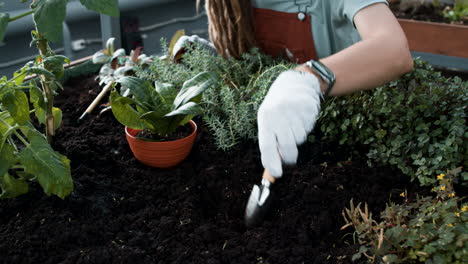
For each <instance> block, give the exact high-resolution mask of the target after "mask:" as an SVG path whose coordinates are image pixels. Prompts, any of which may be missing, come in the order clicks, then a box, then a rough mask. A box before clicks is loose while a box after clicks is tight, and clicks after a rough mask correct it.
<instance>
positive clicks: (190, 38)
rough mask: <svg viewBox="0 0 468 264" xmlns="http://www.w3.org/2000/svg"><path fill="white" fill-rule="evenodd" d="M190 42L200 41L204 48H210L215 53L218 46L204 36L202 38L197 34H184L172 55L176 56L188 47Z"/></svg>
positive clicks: (177, 42)
mask: <svg viewBox="0 0 468 264" xmlns="http://www.w3.org/2000/svg"><path fill="white" fill-rule="evenodd" d="M190 43H199V44H200V45H201V46H202V47H203V48H205V49H207V50H209V51H210V52H212V53H213V54H216V48H215V46H214V45H213V43H211V42H209V41H208V40H206V39H204V38H200V37H199V36H197V35H192V36H182V37H180V38H179V39H178V40H177V41H176V43H175V45H174V48H173V50H172V54H171V55H172V56H173V57H176V56H177V55H178V54H179V53H181V52H183V50H184V48H185V47H187V45H189V44H190Z"/></svg>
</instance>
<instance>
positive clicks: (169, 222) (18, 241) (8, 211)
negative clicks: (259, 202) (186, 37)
mask: <svg viewBox="0 0 468 264" xmlns="http://www.w3.org/2000/svg"><path fill="white" fill-rule="evenodd" d="M98 92H99V90H98V87H97V85H96V84H95V81H94V77H92V76H90V77H89V78H83V77H80V78H75V79H72V80H70V81H69V82H68V85H66V87H65V91H63V92H62V94H61V95H60V97H59V98H57V105H58V106H59V107H60V108H61V109H62V110H63V111H64V120H63V125H62V127H61V128H60V130H59V131H58V136H57V137H56V139H55V144H54V147H55V149H56V150H57V151H59V152H61V153H63V154H65V155H66V156H68V158H69V159H70V160H71V167H72V176H73V179H74V183H75V190H74V191H73V193H72V194H71V195H70V196H69V197H67V198H66V199H64V200H61V199H59V198H57V197H48V196H45V195H44V194H43V192H42V190H41V189H40V188H39V186H38V185H37V184H33V186H32V188H31V191H30V192H29V193H28V194H26V195H24V196H21V197H18V198H16V199H10V200H0V216H1V217H0V241H1V242H0V263H8V264H11V263H15V264H17V263H53V264H57V263H114V264H115V263H210V264H214V263H351V261H350V258H351V255H352V254H353V253H355V252H356V246H352V245H351V244H352V232H353V231H352V230H351V229H347V230H344V231H340V227H341V226H342V225H343V224H344V222H343V219H342V216H341V212H342V210H343V208H344V207H345V206H348V205H349V201H350V200H351V199H354V201H355V202H367V203H369V206H370V208H372V209H373V211H374V212H379V211H380V210H382V209H383V207H384V206H385V203H386V202H388V201H389V199H392V200H393V201H397V202H398V201H401V199H403V198H401V197H399V196H398V194H399V193H401V192H402V191H403V190H404V189H406V188H408V192H409V193H410V194H411V193H413V192H412V190H413V189H414V187H413V186H415V185H416V184H411V183H409V181H408V179H407V178H406V177H404V176H402V175H401V174H400V173H399V172H397V171H395V170H392V169H391V168H369V167H368V166H367V165H366V163H365V161H359V160H356V161H343V158H342V155H341V154H340V153H344V152H343V151H342V150H340V149H337V148H336V147H333V146H327V145H323V144H313V145H312V144H308V145H305V146H302V147H301V152H300V153H301V155H300V160H299V163H298V166H296V167H290V168H287V169H286V170H285V174H284V176H283V179H282V180H281V181H279V182H278V183H277V185H278V186H277V189H276V190H277V196H278V199H277V203H276V205H275V207H274V210H273V211H272V214H271V215H269V216H268V217H267V219H266V221H265V222H264V223H263V224H262V225H261V226H259V227H256V228H251V229H248V228H246V227H245V225H244V221H243V216H244V209H245V204H246V202H247V198H248V196H249V194H250V191H251V188H252V185H253V184H254V183H258V182H259V181H260V178H261V174H262V171H263V168H262V166H261V163H260V156H259V151H258V148H257V145H255V144H254V143H250V142H245V143H244V144H241V145H240V146H238V147H237V148H235V149H234V150H232V151H230V152H222V151H220V150H217V149H216V147H215V146H214V144H213V139H212V138H211V136H210V133H209V131H207V130H206V128H205V127H204V126H203V124H201V122H198V123H199V124H200V133H199V134H198V138H197V141H196V144H195V146H194V148H193V152H192V153H191V155H190V156H189V157H188V158H187V159H186V160H185V161H184V162H183V163H182V164H180V166H178V167H176V168H172V169H166V170H163V169H155V168H149V167H146V166H144V165H142V164H141V163H139V162H138V161H136V160H135V158H134V157H133V156H132V154H131V151H130V149H129V147H128V145H127V142H126V141H125V134H124V128H123V127H122V126H121V125H120V124H119V123H118V122H117V121H116V120H115V119H114V118H113V116H112V114H111V112H106V113H104V114H103V115H101V116H99V117H97V115H96V114H95V113H96V112H98V111H96V110H95V112H94V115H91V116H90V119H88V120H87V121H86V122H85V123H82V124H78V123H77V122H76V120H77V119H78V118H79V116H80V115H81V113H82V111H83V110H84V109H85V108H86V106H87V105H88V104H89V103H90V102H91V101H92V99H93V98H94V96H95V95H97V93H98Z"/></svg>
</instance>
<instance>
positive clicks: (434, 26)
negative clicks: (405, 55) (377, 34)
mask: <svg viewBox="0 0 468 264" xmlns="http://www.w3.org/2000/svg"><path fill="white" fill-rule="evenodd" d="M398 21H399V22H400V24H401V26H402V28H403V31H404V32H405V34H406V37H407V38H408V42H409V46H410V50H412V51H420V52H427V53H434V54H440V55H446V56H455V57H462V58H468V26H463V25H451V24H444V23H432V22H424V21H416V20H409V19H398Z"/></svg>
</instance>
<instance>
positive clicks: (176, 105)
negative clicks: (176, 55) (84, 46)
mask: <svg viewBox="0 0 468 264" xmlns="http://www.w3.org/2000/svg"><path fill="white" fill-rule="evenodd" d="M117 82H118V83H120V84H121V85H122V86H123V87H125V88H127V89H129V90H130V92H131V95H132V98H129V97H124V96H121V95H120V94H119V93H118V92H117V91H113V92H112V93H111V105H112V112H113V113H114V116H115V118H116V119H117V120H118V121H119V122H120V123H122V124H123V125H125V126H128V127H131V128H134V129H145V130H148V131H150V132H151V133H154V134H157V135H159V136H162V137H164V136H167V135H169V134H171V133H173V132H175V130H176V129H177V127H179V126H182V125H185V124H186V123H187V122H189V121H190V120H191V119H192V117H193V116H195V115H197V114H200V113H201V112H202V108H201V107H200V106H199V105H198V104H197V103H198V102H200V99H201V95H202V93H203V92H204V91H205V90H206V89H208V88H210V87H211V86H212V85H213V84H214V83H215V82H216V76H215V75H214V74H212V73H209V72H202V73H199V74H197V75H196V76H194V77H193V78H191V79H189V80H187V81H185V82H184V83H183V84H182V88H180V90H178V89H177V88H176V86H174V85H172V84H170V83H160V82H155V83H154V86H153V85H152V84H151V82H150V81H148V80H145V79H141V78H138V77H133V76H128V77H123V78H120V79H118V80H117Z"/></svg>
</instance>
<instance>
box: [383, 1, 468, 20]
mask: <svg viewBox="0 0 468 264" xmlns="http://www.w3.org/2000/svg"><path fill="white" fill-rule="evenodd" d="M447 7H449V6H448V5H445V4H442V3H441V4H439V6H433V5H431V4H430V3H427V4H420V1H418V0H412V1H404V2H403V4H402V5H400V1H392V2H391V3H390V9H391V10H392V11H393V13H394V14H395V16H396V17H398V18H405V19H414V20H421V21H429V22H440V23H448V24H459V25H468V20H460V21H450V19H448V18H445V17H444V16H443V11H444V9H445V8H447Z"/></svg>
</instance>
